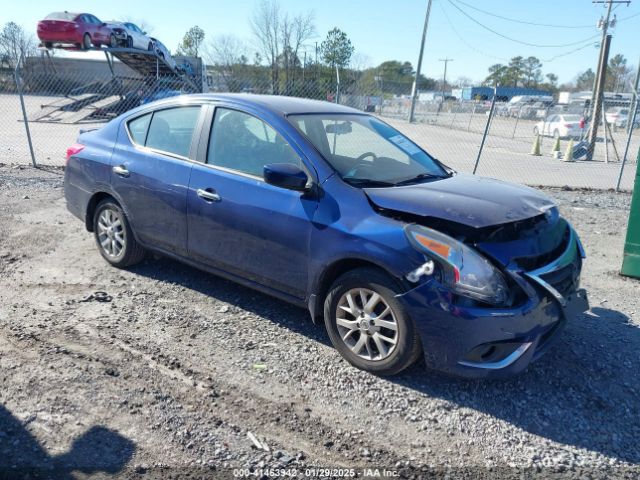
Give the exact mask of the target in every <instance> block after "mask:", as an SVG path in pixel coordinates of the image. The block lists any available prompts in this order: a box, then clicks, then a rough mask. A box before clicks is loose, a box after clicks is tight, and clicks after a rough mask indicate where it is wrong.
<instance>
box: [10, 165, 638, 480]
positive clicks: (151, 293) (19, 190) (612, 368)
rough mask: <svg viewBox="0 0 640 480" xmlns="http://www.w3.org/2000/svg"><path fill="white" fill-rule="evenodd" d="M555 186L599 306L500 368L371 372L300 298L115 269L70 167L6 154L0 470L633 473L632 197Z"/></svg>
mask: <svg viewBox="0 0 640 480" xmlns="http://www.w3.org/2000/svg"><path fill="white" fill-rule="evenodd" d="M547 193H549V194H550V195H551V196H553V197H554V198H555V199H556V200H557V201H558V202H559V204H560V207H561V210H562V211H563V213H564V214H565V215H566V216H567V217H568V218H569V219H570V220H571V221H572V223H573V224H574V226H575V227H576V229H577V230H578V232H579V233H580V234H581V236H582V240H583V243H584V245H585V248H586V250H587V255H588V259H587V261H586V264H585V269H584V275H583V286H584V287H586V288H587V290H588V291H589V294H590V300H591V306H592V308H591V310H590V311H589V312H587V313H586V314H584V315H582V316H580V317H579V318H577V319H576V320H574V321H572V322H570V324H569V325H568V327H567V328H566V330H565V331H564V333H563V334H562V337H561V338H560V339H559V340H558V342H557V343H556V345H555V347H554V348H553V349H552V350H551V351H550V352H549V353H548V354H547V355H546V356H545V357H543V358H542V359H541V360H540V361H538V362H537V363H535V364H533V365H532V366H531V367H530V368H529V369H528V370H527V371H526V372H524V373H523V374H521V375H519V376H517V377H515V378H512V379H509V380H502V381H492V382H487V381H470V380H460V379H456V378H450V377H446V376H443V375H440V374H437V373H434V372H431V371H428V370H426V369H425V367H424V365H423V364H417V365H415V366H414V367H412V368H411V369H410V370H409V371H407V372H405V373H403V374H401V375H399V376H396V377H394V378H379V377H376V376H373V375H371V374H368V373H365V372H362V371H359V370H356V369H354V368H353V367H351V366H349V365H348V364H347V363H346V362H345V361H344V360H342V359H341V357H340V356H339V355H338V354H337V352H335V351H334V350H333V348H331V347H330V345H329V340H328V337H327V335H326V333H325V331H324V329H323V328H322V327H320V326H314V325H313V324H312V323H311V322H310V321H309V318H308V314H307V313H306V312H305V311H303V310H301V309H298V308H295V307H292V306H290V305H287V304H285V303H283V302H280V301H278V300H275V299H273V298H270V297H267V296H265V295H262V294H260V293H257V292H254V291H252V290H249V289H246V288H243V287H240V286H237V285H235V284H233V283H230V282H228V281H225V280H222V279H219V278H217V277H215V276H212V275H208V274H205V273H202V272H200V271H197V270H195V269H192V268H190V267H187V266H184V265H182V264H179V263H176V262H174V261H171V260H168V259H165V258H149V259H148V260H146V261H145V262H143V263H142V264H141V265H139V266H137V267H135V268H133V269H131V270H128V271H125V270H117V269H114V268H111V267H108V266H107V264H106V263H105V262H104V261H103V260H102V259H101V257H100V255H99V254H98V252H97V251H96V249H95V247H94V244H93V238H92V236H91V235H90V234H88V233H87V232H86V231H85V230H84V226H83V225H82V224H81V222H79V221H78V220H76V219H75V218H74V217H72V216H71V214H69V213H68V212H67V211H66V208H65V205H64V199H63V190H62V171H61V170H58V169H51V170H35V169H32V168H26V167H21V166H14V165H2V164H0V232H1V233H2V234H1V235H0V378H1V380H2V381H1V382H0V385H1V386H2V388H1V389H0V478H16V477H19V476H20V475H26V473H25V472H26V471H27V470H30V471H33V470H36V471H37V473H38V474H39V475H40V476H43V477H49V476H51V477H52V478H59V477H61V476H65V475H66V476H67V477H66V478H86V477H87V476H96V477H98V478H102V476H105V475H108V474H117V475H118V476H121V477H124V478H164V477H166V476H171V475H173V476H181V477H184V476H187V477H193V478H219V477H223V476H232V474H233V470H232V469H234V468H236V469H238V468H245V469H252V471H254V472H257V473H264V472H263V471H262V470H261V469H265V468H287V469H289V470H288V471H289V472H290V473H293V472H297V473H299V474H300V475H303V474H305V473H308V474H312V473H314V472H313V471H312V470H307V469H311V468H313V467H331V468H344V469H347V473H350V471H349V470H348V469H351V468H353V469H356V470H355V472H354V473H355V474H357V475H358V476H367V475H366V474H369V476H371V477H373V475H375V470H372V471H366V470H364V469H367V468H370V469H375V468H379V469H382V468H386V469H388V470H392V471H393V472H394V473H396V474H398V475H400V476H402V477H413V478H422V477H424V476H428V475H438V476H442V475H445V474H446V475H449V477H453V478H457V477H478V476H492V477H500V478H523V477H526V478H530V477H536V476H537V477H540V478H543V477H544V478H547V477H551V476H555V477H557V478H561V477H562V478H564V477H586V476H588V477H590V478H611V477H626V478H637V476H638V475H640V444H639V443H638V438H640V402H639V400H638V399H639V398H640V357H639V355H638V351H640V328H639V326H640V320H639V318H640V317H639V316H640V310H639V308H640V301H639V296H638V292H639V286H640V283H639V282H638V281H637V280H633V279H629V278H624V277H621V276H619V275H618V273H617V272H618V270H619V268H620V264H621V256H622V248H623V244H624V234H625V230H626V218H627V215H628V209H629V202H630V196H629V195H628V194H615V193H612V192H604V191H600V192H593V191H569V190H547ZM100 292H105V293H100ZM251 436H253V437H255V439H256V442H254V441H253V440H252V439H251ZM259 447H261V448H259ZM271 473H272V475H271V476H272V477H275V474H274V472H271ZM275 473H278V472H275ZM316 473H319V474H318V475H316V476H318V477H322V476H324V477H329V476H334V477H335V476H337V474H339V473H340V472H322V471H321V472H316ZM332 474H336V475H332ZM380 474H382V470H380ZM32 478H33V474H32Z"/></svg>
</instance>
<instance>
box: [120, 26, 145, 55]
mask: <svg viewBox="0 0 640 480" xmlns="http://www.w3.org/2000/svg"><path fill="white" fill-rule="evenodd" d="M125 26H126V27H127V33H128V34H129V35H131V39H132V40H133V48H137V49H142V50H146V49H147V42H146V41H145V39H144V38H143V37H144V35H142V32H141V31H140V30H139V29H138V27H137V26H136V25H135V24H133V23H125Z"/></svg>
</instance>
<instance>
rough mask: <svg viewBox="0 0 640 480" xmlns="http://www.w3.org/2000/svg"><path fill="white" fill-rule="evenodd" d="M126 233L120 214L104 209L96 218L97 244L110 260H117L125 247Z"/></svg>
mask: <svg viewBox="0 0 640 480" xmlns="http://www.w3.org/2000/svg"><path fill="white" fill-rule="evenodd" d="M126 241H127V232H126V230H125V228H124V223H123V221H122V218H121V216H120V213H119V212H117V211H116V210H113V209H111V208H105V209H104V210H103V211H102V213H100V217H98V242H99V243H100V248H102V250H103V252H104V253H105V254H106V255H108V256H109V257H111V258H118V257H120V256H121V255H122V252H123V250H124V248H125V246H126Z"/></svg>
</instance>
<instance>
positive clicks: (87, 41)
mask: <svg viewBox="0 0 640 480" xmlns="http://www.w3.org/2000/svg"><path fill="white" fill-rule="evenodd" d="M90 48H91V35H89V34H88V33H85V34H84V36H83V37H82V49H83V50H89V49H90Z"/></svg>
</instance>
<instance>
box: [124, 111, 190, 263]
mask: <svg viewBox="0 0 640 480" xmlns="http://www.w3.org/2000/svg"><path fill="white" fill-rule="evenodd" d="M201 111H202V106H201V105H184V106H168V107H165V108H162V109H158V110H155V111H150V112H145V113H142V114H140V115H137V116H136V117H134V118H131V119H128V120H127V121H125V122H123V125H122V126H121V130H120V132H119V134H118V146H117V148H116V149H115V150H114V152H113V155H112V160H111V166H112V174H111V186H112V188H113V190H114V192H115V193H116V195H117V197H118V198H119V199H121V201H122V202H123V203H124V208H125V212H126V213H127V216H128V217H129V220H130V221H131V224H132V226H133V230H134V231H135V232H136V234H137V236H138V238H139V240H140V241H142V242H143V243H145V244H149V245H154V246H156V247H158V248H160V249H163V250H166V251H168V252H172V253H176V254H180V255H181V254H185V253H186V246H187V225H186V202H187V188H188V186H189V176H190V174H191V167H192V165H193V162H192V160H191V158H194V157H195V147H193V145H194V144H197V141H196V140H195V138H196V137H197V134H196V132H197V131H199V129H200V128H201V122H202V120H203V118H202V116H201Z"/></svg>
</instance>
